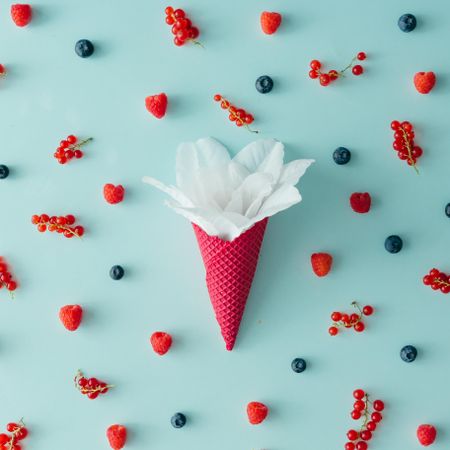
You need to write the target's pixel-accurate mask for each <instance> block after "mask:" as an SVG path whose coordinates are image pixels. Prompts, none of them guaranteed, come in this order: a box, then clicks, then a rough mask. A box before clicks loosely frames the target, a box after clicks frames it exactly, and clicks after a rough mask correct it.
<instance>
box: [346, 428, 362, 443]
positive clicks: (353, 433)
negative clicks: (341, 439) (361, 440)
mask: <svg viewBox="0 0 450 450" xmlns="http://www.w3.org/2000/svg"><path fill="white" fill-rule="evenodd" d="M358 437H359V433H358V432H357V431H356V430H349V431H348V433H347V438H348V440H349V441H356V439H358Z"/></svg>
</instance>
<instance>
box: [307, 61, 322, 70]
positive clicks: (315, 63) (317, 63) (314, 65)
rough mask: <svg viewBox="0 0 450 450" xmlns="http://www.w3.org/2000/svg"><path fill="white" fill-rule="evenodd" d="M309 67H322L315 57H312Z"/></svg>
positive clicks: (315, 68) (317, 68) (314, 68)
mask: <svg viewBox="0 0 450 450" xmlns="http://www.w3.org/2000/svg"><path fill="white" fill-rule="evenodd" d="M309 67H311V69H313V70H319V69H320V68H321V67H322V64H321V63H320V61H318V60H317V59H313V60H312V61H311V62H310V63H309Z"/></svg>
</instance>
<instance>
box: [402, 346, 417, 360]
mask: <svg viewBox="0 0 450 450" xmlns="http://www.w3.org/2000/svg"><path fill="white" fill-rule="evenodd" d="M416 357H417V348H416V347H414V346H413V345H405V346H404V347H403V348H402V349H401V350H400V358H402V359H403V361H405V362H407V363H410V362H413V361H414V360H415V359H416Z"/></svg>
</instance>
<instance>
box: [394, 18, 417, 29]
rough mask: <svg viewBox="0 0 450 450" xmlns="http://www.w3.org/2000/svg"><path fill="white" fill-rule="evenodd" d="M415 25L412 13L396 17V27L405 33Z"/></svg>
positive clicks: (415, 21)
mask: <svg viewBox="0 0 450 450" xmlns="http://www.w3.org/2000/svg"><path fill="white" fill-rule="evenodd" d="M416 25H417V20H416V17H415V16H413V15H412V14H403V16H401V17H400V19H398V27H399V28H400V30H402V31H404V32H405V33H409V32H410V31H412V30H414V28H416Z"/></svg>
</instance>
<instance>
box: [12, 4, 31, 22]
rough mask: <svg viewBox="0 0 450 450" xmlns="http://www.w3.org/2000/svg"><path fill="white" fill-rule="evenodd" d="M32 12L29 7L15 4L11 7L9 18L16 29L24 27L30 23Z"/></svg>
mask: <svg viewBox="0 0 450 450" xmlns="http://www.w3.org/2000/svg"><path fill="white" fill-rule="evenodd" d="M32 15H33V12H32V10H31V6H30V5H25V4H20V3H18V4H15V5H12V6H11V17H12V20H13V22H14V23H15V24H16V25H17V26H18V27H25V26H26V25H28V24H29V23H30V22H31V18H32Z"/></svg>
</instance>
